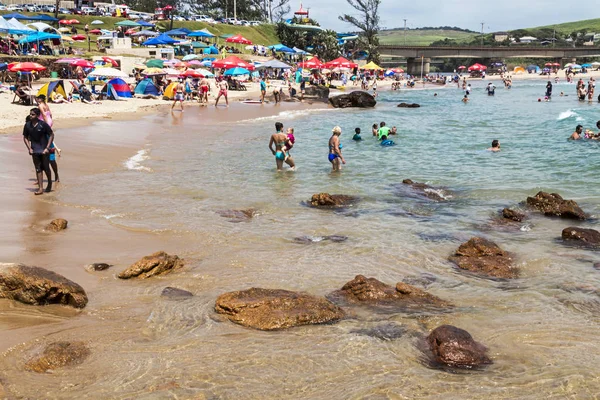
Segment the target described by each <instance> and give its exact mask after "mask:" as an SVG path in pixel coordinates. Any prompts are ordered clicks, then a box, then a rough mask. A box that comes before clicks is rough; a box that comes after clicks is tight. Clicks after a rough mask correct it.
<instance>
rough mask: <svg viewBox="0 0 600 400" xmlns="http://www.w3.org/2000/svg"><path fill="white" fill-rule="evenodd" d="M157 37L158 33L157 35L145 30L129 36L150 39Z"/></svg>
mask: <svg viewBox="0 0 600 400" xmlns="http://www.w3.org/2000/svg"><path fill="white" fill-rule="evenodd" d="M158 35H159V33H158V32H154V31H146V30H143V31H139V32H136V33H132V34H131V36H150V37H153V36H158Z"/></svg>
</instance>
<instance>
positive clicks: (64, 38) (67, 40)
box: [60, 35, 74, 42]
mask: <svg viewBox="0 0 600 400" xmlns="http://www.w3.org/2000/svg"><path fill="white" fill-rule="evenodd" d="M60 38H61V40H63V41H65V42H74V40H73V38H72V37H71V36H67V35H62V36H61V37H60Z"/></svg>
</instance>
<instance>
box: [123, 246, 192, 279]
mask: <svg viewBox="0 0 600 400" xmlns="http://www.w3.org/2000/svg"><path fill="white" fill-rule="evenodd" d="M184 264H185V263H184V261H183V260H182V259H181V258H179V257H177V256H171V255H169V254H167V253H165V252H164V251H158V252H156V253H154V254H151V255H149V256H146V257H144V258H142V259H141V260H139V261H138V262H136V263H135V264H133V265H132V266H130V267H129V268H127V269H126V270H125V271H123V272H121V273H120V274H119V275H118V277H119V278H120V279H130V278H142V279H145V278H150V277H152V276H156V275H164V274H168V273H169V272H171V271H173V270H176V269H178V268H181V267H183V265H184Z"/></svg>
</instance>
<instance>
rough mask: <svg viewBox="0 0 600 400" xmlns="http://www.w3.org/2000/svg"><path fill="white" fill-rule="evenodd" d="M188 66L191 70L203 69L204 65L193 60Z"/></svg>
mask: <svg viewBox="0 0 600 400" xmlns="http://www.w3.org/2000/svg"><path fill="white" fill-rule="evenodd" d="M183 58H185V57H183ZM188 66H189V67H190V68H198V67H202V66H203V65H202V61H199V60H192V61H190V62H188Z"/></svg>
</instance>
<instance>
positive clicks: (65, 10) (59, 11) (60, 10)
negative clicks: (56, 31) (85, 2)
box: [58, 8, 71, 14]
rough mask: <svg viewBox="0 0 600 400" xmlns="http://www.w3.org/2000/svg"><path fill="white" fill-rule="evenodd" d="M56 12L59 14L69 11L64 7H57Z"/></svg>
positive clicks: (68, 12) (69, 12)
mask: <svg viewBox="0 0 600 400" xmlns="http://www.w3.org/2000/svg"><path fill="white" fill-rule="evenodd" d="M58 13H59V14H71V11H69V10H67V9H66V8H59V9H58Z"/></svg>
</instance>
